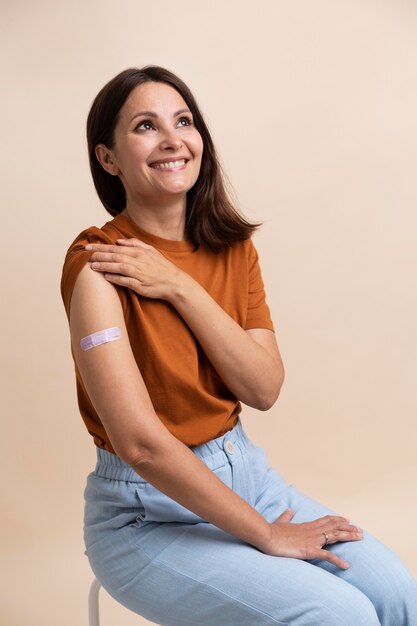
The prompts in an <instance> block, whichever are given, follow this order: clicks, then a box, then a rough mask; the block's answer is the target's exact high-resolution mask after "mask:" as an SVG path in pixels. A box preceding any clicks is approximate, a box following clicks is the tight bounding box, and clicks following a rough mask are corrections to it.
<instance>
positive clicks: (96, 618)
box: [88, 578, 101, 626]
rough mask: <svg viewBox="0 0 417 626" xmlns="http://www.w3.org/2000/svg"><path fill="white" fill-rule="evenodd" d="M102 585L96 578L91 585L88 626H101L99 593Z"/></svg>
mask: <svg viewBox="0 0 417 626" xmlns="http://www.w3.org/2000/svg"><path fill="white" fill-rule="evenodd" d="M100 587H101V583H99V581H98V580H97V578H95V579H94V580H93V582H92V583H91V587H90V592H89V594H88V626H100V611H99V605H98V593H99V591H100Z"/></svg>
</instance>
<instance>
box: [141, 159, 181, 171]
mask: <svg viewBox="0 0 417 626" xmlns="http://www.w3.org/2000/svg"><path fill="white" fill-rule="evenodd" d="M185 165H186V160H185V159H180V160H179V161H167V162H166V163H153V164H152V165H151V166H150V167H152V168H154V169H156V170H174V169H175V170H176V169H181V168H183V167H185Z"/></svg>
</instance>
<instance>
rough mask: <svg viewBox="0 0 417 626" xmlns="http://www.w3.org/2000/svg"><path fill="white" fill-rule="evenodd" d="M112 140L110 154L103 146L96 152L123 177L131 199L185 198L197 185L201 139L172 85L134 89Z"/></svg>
mask: <svg viewBox="0 0 417 626" xmlns="http://www.w3.org/2000/svg"><path fill="white" fill-rule="evenodd" d="M114 137H115V143H114V146H113V148H112V149H111V150H109V149H107V148H106V147H105V146H104V144H99V146H97V147H96V154H97V156H98V158H99V160H100V162H101V163H102V165H103V167H105V169H106V170H107V171H109V172H110V173H111V174H117V175H118V176H119V177H120V179H121V181H122V183H123V185H124V188H125V190H126V194H127V200H128V201H129V200H132V199H133V200H135V199H137V200H139V201H140V200H141V199H146V198H148V199H150V198H152V199H153V200H157V198H158V197H159V196H160V197H161V198H162V197H166V196H167V195H172V194H174V195H185V194H186V193H187V191H188V190H189V189H191V187H192V186H193V185H194V183H195V182H196V181H197V178H198V175H199V172H200V166H201V157H202V154H203V140H202V137H201V135H200V133H199V132H198V130H197V129H196V128H195V126H194V123H193V117H192V114H191V111H190V110H189V108H188V106H187V104H186V103H185V101H184V99H183V98H182V96H181V95H180V94H179V93H178V91H176V90H175V89H174V88H173V87H171V86H170V85H167V84H166V83H157V82H147V83H144V84H142V85H138V86H137V87H135V89H133V91H132V92H131V93H130V95H129V97H128V99H127V100H126V102H125V103H124V105H123V107H122V108H121V110H120V115H119V120H118V122H117V125H116V128H115V135H114ZM100 146H101V148H100ZM100 156H101V158H100Z"/></svg>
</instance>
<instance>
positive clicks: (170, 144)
mask: <svg viewBox="0 0 417 626" xmlns="http://www.w3.org/2000/svg"><path fill="white" fill-rule="evenodd" d="M181 146H182V141H181V139H180V137H179V135H178V134H177V132H176V131H175V130H174V129H172V130H166V131H165V132H164V134H163V136H162V137H161V148H163V149H167V148H173V149H175V150H177V149H178V148H181Z"/></svg>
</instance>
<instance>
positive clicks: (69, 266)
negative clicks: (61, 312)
mask: <svg viewBox="0 0 417 626" xmlns="http://www.w3.org/2000/svg"><path fill="white" fill-rule="evenodd" d="M118 237H120V234H119V233H118V232H117V230H116V229H115V228H114V226H113V220H110V221H109V222H106V223H105V224H104V225H103V226H101V227H100V228H99V227H98V226H89V227H88V228H85V229H84V230H82V231H81V232H80V233H79V234H78V235H77V236H76V237H75V239H74V240H73V241H72V243H71V244H70V245H69V247H68V249H67V251H66V254H65V258H64V263H63V266H62V274H61V284H60V287H61V296H62V299H63V302H64V306H65V308H66V309H67V310H68V309H69V303H70V299H71V294H72V291H73V289H74V285H75V281H76V279H77V277H78V274H79V273H80V272H81V270H82V268H83V267H84V265H85V264H86V263H87V262H88V260H89V259H90V257H91V255H92V252H91V250H86V249H85V246H86V245H87V244H89V243H106V244H113V243H115V241H116V239H117V238H118Z"/></svg>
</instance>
